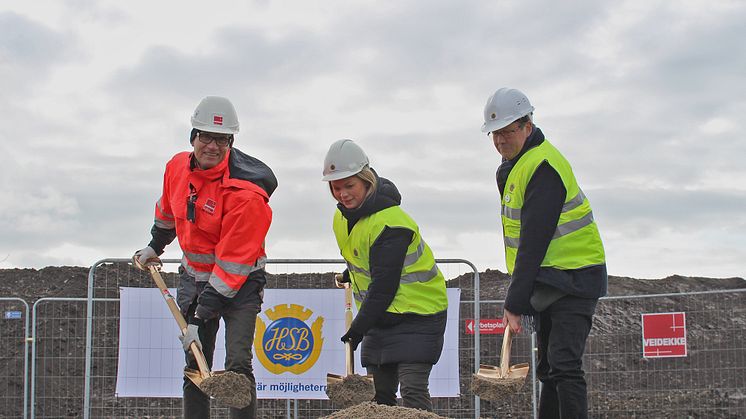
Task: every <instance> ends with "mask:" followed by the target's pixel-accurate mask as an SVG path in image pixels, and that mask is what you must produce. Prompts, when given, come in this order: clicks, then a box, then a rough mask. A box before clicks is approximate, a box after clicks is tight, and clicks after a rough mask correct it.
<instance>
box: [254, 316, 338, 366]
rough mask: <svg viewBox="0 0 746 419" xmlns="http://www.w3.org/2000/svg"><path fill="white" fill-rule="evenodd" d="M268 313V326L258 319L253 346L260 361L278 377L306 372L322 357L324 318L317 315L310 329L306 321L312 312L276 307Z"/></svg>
mask: <svg viewBox="0 0 746 419" xmlns="http://www.w3.org/2000/svg"><path fill="white" fill-rule="evenodd" d="M265 314H266V316H267V318H268V319H269V320H270V323H269V326H267V325H266V324H265V323H264V320H262V318H261V317H259V316H257V319H256V334H255V335H254V347H255V348H256V356H257V358H259V361H260V362H261V363H262V365H264V368H266V369H267V370H268V371H271V372H273V373H275V374H281V373H283V372H286V371H288V372H292V373H293V374H302V373H304V372H306V371H307V370H308V369H309V368H311V367H312V366H313V365H314V364H315V363H316V361H317V360H318V359H319V355H320V354H321V347H322V346H323V344H324V339H323V338H322V337H321V326H322V325H323V324H324V318H323V317H321V316H318V317H317V318H316V320H315V321H314V322H313V324H311V325H310V327H309V325H308V323H306V320H308V319H309V318H311V316H312V315H313V312H312V311H311V310H309V309H307V308H305V307H303V306H300V305H297V304H290V305H284V304H283V305H277V306H274V307H273V308H271V309H269V310H267V311H266V312H265Z"/></svg>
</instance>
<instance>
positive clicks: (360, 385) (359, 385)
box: [326, 374, 376, 408]
mask: <svg viewBox="0 0 746 419" xmlns="http://www.w3.org/2000/svg"><path fill="white" fill-rule="evenodd" d="M327 379H328V378H327ZM375 394H376V391H375V389H374V388H373V381H371V379H370V378H368V377H363V376H361V375H359V374H350V375H347V376H345V377H344V378H342V379H341V380H339V381H337V382H334V383H329V384H328V385H327V387H326V395H327V396H329V400H331V401H332V403H333V404H334V406H338V407H341V408H345V407H350V406H354V405H356V404H360V403H364V402H367V401H370V400H373V396H375Z"/></svg>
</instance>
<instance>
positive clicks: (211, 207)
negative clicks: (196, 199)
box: [202, 198, 218, 214]
mask: <svg viewBox="0 0 746 419" xmlns="http://www.w3.org/2000/svg"><path fill="white" fill-rule="evenodd" d="M217 205H218V203H217V202H215V201H214V200H213V199H211V198H207V201H205V205H203V206H202V210H203V211H204V212H206V213H208V214H214V213H215V207H216V206H217Z"/></svg>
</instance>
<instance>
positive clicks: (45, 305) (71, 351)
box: [31, 298, 86, 418]
mask: <svg viewBox="0 0 746 419" xmlns="http://www.w3.org/2000/svg"><path fill="white" fill-rule="evenodd" d="M85 304H86V299H85V298H40V299H38V300H37V301H36V302H35V303H34V306H33V309H32V322H33V323H32V335H33V343H32V359H31V417H32V418H34V417H37V418H60V417H69V416H80V415H81V414H82V410H81V408H82V404H83V378H84V366H85V330H86V329H85V327H86V322H85V320H86V317H85Z"/></svg>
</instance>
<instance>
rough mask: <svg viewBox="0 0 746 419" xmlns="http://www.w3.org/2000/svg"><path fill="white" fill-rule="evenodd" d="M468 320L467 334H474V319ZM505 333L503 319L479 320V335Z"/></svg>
mask: <svg viewBox="0 0 746 419" xmlns="http://www.w3.org/2000/svg"><path fill="white" fill-rule="evenodd" d="M465 320H466V334H467V335H473V334H474V319H465ZM503 332H505V325H504V324H503V319H479V333H480V334H482V335H502V334H503Z"/></svg>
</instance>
